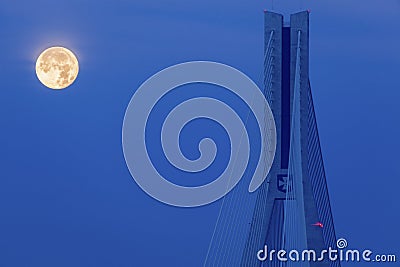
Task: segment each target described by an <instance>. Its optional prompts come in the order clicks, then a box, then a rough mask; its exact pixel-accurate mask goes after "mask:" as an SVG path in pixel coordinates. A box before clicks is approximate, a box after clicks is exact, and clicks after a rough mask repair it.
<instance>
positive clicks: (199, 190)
mask: <svg viewBox="0 0 400 267" xmlns="http://www.w3.org/2000/svg"><path fill="white" fill-rule="evenodd" d="M192 83H205V84H211V85H217V86H219V87H222V88H224V89H225V90H228V91H229V92H230V94H231V95H232V96H234V97H236V98H238V99H240V101H242V102H244V103H245V104H246V106H247V108H248V110H249V111H250V112H251V113H252V116H253V117H254V118H255V121H256V124H257V126H258V130H257V131H258V132H259V135H260V140H261V142H260V143H261V144H260V146H261V147H260V148H259V150H258V151H259V157H258V161H257V164H256V167H255V168H254V172H253V173H252V179H251V181H250V185H249V189H248V190H249V192H253V191H255V190H257V188H258V187H259V186H260V185H261V184H262V183H263V182H264V180H265V179H266V177H267V174H268V172H269V171H270V168H271V166H272V162H273V159H274V156H275V149H276V129H275V121H274V118H273V114H272V111H271V109H270V107H269V105H268V102H267V100H266V98H265V96H264V95H263V93H262V91H261V90H260V89H259V88H258V87H257V85H256V84H255V83H254V82H253V81H252V80H251V79H250V78H249V77H247V76H246V75H245V74H243V73H242V72H240V71H239V70H237V69H235V68H233V67H230V66H227V65H224V64H221V63H216V62H209V61H194V62H187V63H182V64H178V65H174V66H172V67H169V68H166V69H164V70H162V71H160V72H158V73H157V74H155V75H154V76H152V77H150V78H149V79H148V80H147V81H145V82H144V83H143V84H142V85H141V86H140V87H139V88H138V90H137V91H136V92H135V94H134V95H133V97H132V99H131V101H130V102H129V105H128V107H127V109H126V112H125V117H124V122H123V127H122V147H123V152H124V157H125V161H126V164H127V166H128V169H129V171H130V173H131V175H132V177H133V179H134V180H135V181H136V183H137V184H138V185H139V186H140V187H141V188H142V189H143V190H144V191H145V192H146V193H147V194H148V195H150V196H151V197H153V198H155V199H157V200H159V201H161V202H163V203H166V204H169V205H174V206H179V207H195V206H202V205H206V204H209V203H211V202H213V201H216V200H218V199H219V198H221V197H223V196H224V195H226V194H227V193H228V192H230V191H231V190H232V189H233V188H234V187H235V186H236V184H237V183H238V182H239V181H240V179H241V178H242V176H243V175H244V173H245V170H246V168H247V166H248V164H249V159H250V144H254V142H253V143H251V142H250V140H249V136H250V134H249V133H251V134H252V133H253V132H254V131H255V130H254V129H251V131H249V129H247V127H248V125H247V123H246V122H247V121H246V119H244V118H246V116H247V117H248V116H249V115H248V114H247V115H246V116H239V115H238V113H237V110H236V109H237V107H235V106H232V102H231V103H230V104H229V103H225V102H224V101H223V100H221V99H220V98H218V97H217V96H215V97H213V96H200V97H199V96H198V94H196V93H197V92H194V93H195V97H193V98H190V99H185V100H184V101H183V102H182V103H179V104H178V105H176V106H175V107H173V108H172V109H171V110H169V112H168V114H167V115H166V116H165V117H164V119H163V121H162V123H161V124H162V125H161V126H160V128H161V130H160V131H159V133H158V132H157V133H156V134H154V131H153V132H152V134H153V135H152V137H154V135H158V134H159V135H160V136H157V137H155V138H153V139H152V140H148V137H149V134H148V131H149V130H148V128H149V124H152V122H149V120H150V117H151V114H152V112H153V111H154V110H156V107H157V105H158V104H159V103H160V101H162V99H163V98H164V97H166V95H167V94H168V93H171V92H172V91H173V90H175V89H176V88H178V87H180V88H181V86H183V85H187V84H192ZM189 89H190V88H189ZM196 95H197V96H196ZM199 118H201V119H209V120H212V121H214V122H215V123H217V124H219V125H220V126H222V127H223V128H224V130H225V131H226V132H227V134H228V137H229V141H230V148H231V149H230V155H229V156H230V157H229V162H228V164H227V166H226V168H225V169H224V171H223V172H222V173H221V174H220V176H219V177H216V179H214V180H213V181H212V182H210V183H208V184H205V185H201V186H182V185H178V184H175V183H173V182H171V181H170V180H168V177H164V176H165V175H164V174H165V173H166V172H165V171H163V169H160V168H165V166H166V165H168V166H173V168H175V169H177V170H179V171H180V174H182V173H183V175H187V176H188V178H187V179H190V175H191V174H192V173H200V172H201V171H203V170H206V169H207V168H208V167H209V166H211V165H212V163H213V162H214V160H215V158H216V155H217V152H218V151H217V146H216V144H215V143H214V140H212V139H210V138H203V139H202V140H201V141H200V142H199V143H198V151H199V152H200V157H199V158H197V159H195V160H193V159H188V158H187V157H185V155H184V154H183V153H182V151H181V147H180V141H179V137H180V134H181V131H182V130H183V129H184V127H185V126H186V125H188V124H189V123H190V122H192V121H194V120H195V119H199ZM157 123H159V122H157ZM150 126H152V125H150ZM157 129H158V128H157ZM160 140H161V145H160V147H161V148H160V149H159V150H162V151H158V152H156V153H157V154H156V155H157V156H156V157H157V158H160V157H163V158H164V157H165V159H166V160H167V161H168V163H166V164H164V165H163V166H164V167H163V166H161V167H160V166H156V164H155V162H154V160H152V158H151V156H150V153H151V151H149V143H151V142H153V143H155V142H159V141H160ZM161 154H163V155H161ZM253 154H254V153H252V155H253ZM153 159H154V158H153ZM185 178H186V177H185Z"/></svg>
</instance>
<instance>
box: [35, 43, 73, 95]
mask: <svg viewBox="0 0 400 267" xmlns="http://www.w3.org/2000/svg"><path fill="white" fill-rule="evenodd" d="M78 72H79V64H78V60H77V58H76V56H75V55H74V54H73V53H72V52H71V51H70V50H68V49H66V48H64V47H60V46H55V47H50V48H48V49H46V50H44V51H43V52H42V53H41V54H40V56H39V57H38V59H37V61H36V75H37V77H38V79H39V81H40V82H41V83H42V84H44V85H45V86H46V87H48V88H51V89H64V88H66V87H68V86H70V85H71V84H72V83H73V82H74V81H75V79H76V77H77V76H78Z"/></svg>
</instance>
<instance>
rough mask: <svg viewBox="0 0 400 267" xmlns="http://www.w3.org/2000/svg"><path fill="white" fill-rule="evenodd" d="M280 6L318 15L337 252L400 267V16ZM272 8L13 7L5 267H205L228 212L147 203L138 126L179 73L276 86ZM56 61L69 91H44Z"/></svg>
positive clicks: (1, 227)
mask: <svg viewBox="0 0 400 267" xmlns="http://www.w3.org/2000/svg"><path fill="white" fill-rule="evenodd" d="M273 4H274V11H277V12H283V13H285V14H289V13H290V12H294V11H300V10H305V9H310V10H311V15H310V80H311V86H312V90H313V96H314V105H315V109H316V114H317V121H318V126H319V132H320V139H321V145H322V152H323V156H324V160H325V167H326V173H327V179H328V186H329V192H330V199H331V205H332V211H333V216H334V220H335V228H336V233H337V237H338V238H339V237H343V238H346V239H347V241H348V242H349V247H351V248H358V249H362V250H363V249H370V250H372V251H374V252H376V253H379V254H396V255H397V258H398V260H400V228H399V227H398V223H399V221H400V204H399V203H400V202H399V199H398V196H399V193H398V191H399V188H400V162H399V151H400V138H399V136H400V119H399V118H400V117H399V114H400V105H399V99H400V90H399V89H400V86H399V74H400V50H399V48H400V30H399V29H400V1H397V0H386V1H373V0H366V1H354V0H352V1H348V0H336V1H333V0H328V1H274V3H273ZM265 8H267V9H269V10H271V9H272V3H271V1H269V2H268V1H253V0H251V1H240V2H239V1H225V0H221V1H215V0H214V1H212V0H203V1H177V0H172V1H127V0H124V1H78V0H70V1H58V0H53V1H50V0H38V1H13V0H1V2H0V77H1V82H0V130H1V131H0V266H1V267H3V266H4V267H9V266H10V267H14V266H16V267H22V266H41V267H45V266H58V267H62V266H66V267H67V266H68V267H70V266H96V267H102V266H121V267H122V266H201V265H202V264H203V262H204V259H205V255H206V252H207V248H208V245H209V243H210V239H211V235H212V231H213V229H214V225H215V222H216V218H217V214H218V211H219V208H220V205H221V201H217V202H215V203H213V204H210V205H207V206H204V207H199V208H191V209H184V208H176V207H171V206H168V205H165V204H162V203H160V202H158V201H156V200H154V199H153V198H151V197H149V196H148V195H147V194H146V193H144V192H143V191H142V190H141V189H140V188H139V186H138V185H137V184H136V183H135V182H134V180H133V179H132V177H131V176H130V173H129V171H128V169H127V167H126V164H125V161H124V157H123V152H122V146H121V131H122V122H123V117H124V113H125V109H126V107H127V105H128V103H129V100H130V98H131V97H132V95H133V94H134V92H135V90H136V89H137V88H138V87H139V86H140V84H141V83H143V82H144V81H145V80H146V79H148V78H149V77H150V76H152V75H153V74H155V73H156V72H158V71H160V70H162V69H163V68H165V67H168V66H171V65H174V64H177V63H182V62H186V61H191V60H210V61H217V62H221V63H225V64H228V65H231V66H233V67H235V68H237V69H239V70H241V71H242V72H244V73H245V74H247V75H248V76H249V77H251V78H252V79H253V80H254V81H255V82H256V83H257V84H258V85H259V86H261V79H260V78H259V75H260V73H261V72H262V68H263V45H264V44H263V42H264V36H263V26H264V18H263V10H264V9H265ZM56 45H61V46H65V47H67V48H69V49H71V50H72V51H73V52H74V53H75V54H76V55H77V57H78V60H79V63H80V73H79V76H78V78H77V80H76V81H75V83H74V84H73V85H72V86H71V87H69V88H67V89H65V90H60V91H56V90H50V89H48V88H46V87H44V86H43V85H42V84H41V83H40V82H39V81H38V79H37V78H36V75H35V61H36V58H37V57H38V56H39V54H40V52H41V51H43V50H44V49H46V48H48V47H50V46H56ZM386 265H387V266H398V263H396V264H394V263H392V264H389V263H387V264H386ZM342 266H344V267H346V266H360V265H359V264H350V263H343V264H342ZM363 266H364V265H363ZM368 266H381V264H368Z"/></svg>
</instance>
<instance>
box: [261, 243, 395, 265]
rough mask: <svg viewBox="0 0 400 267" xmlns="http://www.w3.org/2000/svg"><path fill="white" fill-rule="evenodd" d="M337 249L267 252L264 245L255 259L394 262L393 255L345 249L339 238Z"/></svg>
mask: <svg viewBox="0 0 400 267" xmlns="http://www.w3.org/2000/svg"><path fill="white" fill-rule="evenodd" d="M336 246H337V248H332V247H329V248H328V249H324V250H321V251H320V252H317V251H315V250H313V249H304V250H296V249H292V250H284V249H281V250H274V249H272V250H268V246H267V245H265V246H264V248H263V249H260V250H259V251H258V252H257V259H258V260H260V261H280V262H287V261H292V262H300V261H313V262H323V261H351V262H361V261H363V262H396V255H394V254H374V253H373V252H372V251H371V250H369V249H364V250H358V249H346V248H347V246H348V244H347V240H346V239H344V238H340V239H338V240H337V242H336Z"/></svg>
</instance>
